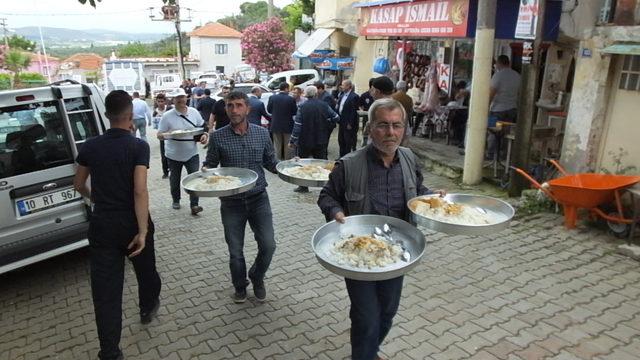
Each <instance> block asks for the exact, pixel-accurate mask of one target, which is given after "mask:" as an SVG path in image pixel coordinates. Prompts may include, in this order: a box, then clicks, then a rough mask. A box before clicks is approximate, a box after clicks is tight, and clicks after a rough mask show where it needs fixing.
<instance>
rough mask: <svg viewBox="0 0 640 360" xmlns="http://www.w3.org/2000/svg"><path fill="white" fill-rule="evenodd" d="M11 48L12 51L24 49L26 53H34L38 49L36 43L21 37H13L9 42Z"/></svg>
mask: <svg viewBox="0 0 640 360" xmlns="http://www.w3.org/2000/svg"><path fill="white" fill-rule="evenodd" d="M7 41H8V43H9V47H10V48H12V49H22V50H26V51H33V50H35V48H36V43H35V42H34V41H31V40H29V39H27V38H24V37H22V36H20V35H12V36H11V37H9V39H8V40H7Z"/></svg>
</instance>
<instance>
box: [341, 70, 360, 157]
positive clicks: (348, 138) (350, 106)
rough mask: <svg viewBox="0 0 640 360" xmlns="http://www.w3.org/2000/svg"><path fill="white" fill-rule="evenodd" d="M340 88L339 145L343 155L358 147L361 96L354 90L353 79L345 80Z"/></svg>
mask: <svg viewBox="0 0 640 360" xmlns="http://www.w3.org/2000/svg"><path fill="white" fill-rule="evenodd" d="M340 88H341V90H342V93H341V94H340V97H339V98H338V104H337V109H336V110H337V112H338V115H340V127H339V128H338V145H339V146H340V157H343V156H344V155H346V154H348V153H350V152H351V151H353V150H355V149H356V143H357V141H358V107H359V106H360V105H359V104H360V97H359V96H358V94H356V93H355V92H354V91H353V83H352V82H351V80H343V81H342V85H341V86H340Z"/></svg>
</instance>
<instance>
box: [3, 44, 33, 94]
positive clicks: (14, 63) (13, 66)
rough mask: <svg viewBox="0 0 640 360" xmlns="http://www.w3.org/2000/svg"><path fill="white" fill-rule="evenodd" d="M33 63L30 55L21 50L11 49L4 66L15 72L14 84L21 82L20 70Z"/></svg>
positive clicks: (15, 85)
mask: <svg viewBox="0 0 640 360" xmlns="http://www.w3.org/2000/svg"><path fill="white" fill-rule="evenodd" d="M30 64H31V58H30V57H29V55H27V54H25V53H23V52H22V51H20V50H9V52H8V53H7V55H6V56H5V59H4V67H5V68H6V69H7V70H9V71H11V72H12V73H13V86H14V87H17V86H18V84H19V83H20V72H21V71H22V70H24V69H25V68H27V67H29V65H30Z"/></svg>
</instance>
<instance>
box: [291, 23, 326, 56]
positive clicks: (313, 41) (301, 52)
mask: <svg viewBox="0 0 640 360" xmlns="http://www.w3.org/2000/svg"><path fill="white" fill-rule="evenodd" d="M335 30H336V29H322V28H321V29H317V30H316V31H314V32H313V34H311V36H309V37H308V38H307V40H305V41H304V42H303V43H302V45H300V47H299V48H298V50H296V51H295V52H294V53H293V57H297V58H305V57H307V56H309V54H311V53H312V52H313V51H314V50H315V49H317V48H318V46H320V44H322V42H323V41H325V40H327V38H328V37H329V36H330V35H331V34H332V33H333V32H334V31H335Z"/></svg>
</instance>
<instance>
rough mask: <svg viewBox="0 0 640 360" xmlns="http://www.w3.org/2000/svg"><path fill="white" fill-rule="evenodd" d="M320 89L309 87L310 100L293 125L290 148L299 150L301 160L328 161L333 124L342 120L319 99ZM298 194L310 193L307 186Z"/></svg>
mask: <svg viewBox="0 0 640 360" xmlns="http://www.w3.org/2000/svg"><path fill="white" fill-rule="evenodd" d="M317 92H318V89H317V88H316V87H315V86H307V88H306V89H305V90H304V95H305V97H306V98H307V99H308V100H307V101H305V102H304V103H303V104H302V105H300V109H299V110H298V113H297V114H296V120H295V123H294V125H293V134H292V135H291V139H290V140H289V148H291V149H294V148H297V149H298V156H299V157H301V158H308V157H313V158H314V159H325V160H326V159H327V147H328V146H329V135H330V134H331V129H333V128H332V127H331V124H335V123H336V122H338V120H339V119H340V118H339V117H338V114H336V112H335V111H333V110H332V109H331V108H330V107H329V105H327V104H326V103H325V102H324V101H322V100H320V99H318V98H317ZM294 191H296V192H308V191H309V189H308V188H307V187H306V186H300V187H298V188H297V189H296V190H294Z"/></svg>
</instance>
